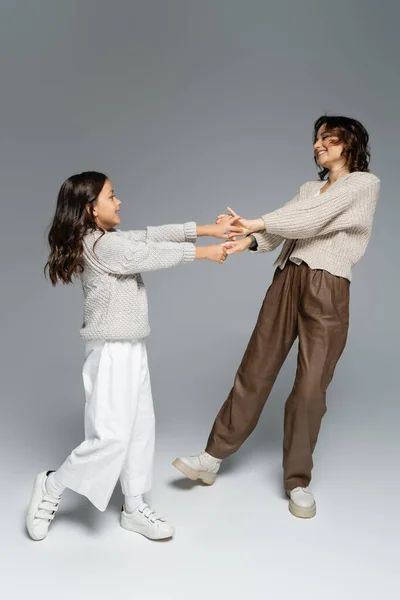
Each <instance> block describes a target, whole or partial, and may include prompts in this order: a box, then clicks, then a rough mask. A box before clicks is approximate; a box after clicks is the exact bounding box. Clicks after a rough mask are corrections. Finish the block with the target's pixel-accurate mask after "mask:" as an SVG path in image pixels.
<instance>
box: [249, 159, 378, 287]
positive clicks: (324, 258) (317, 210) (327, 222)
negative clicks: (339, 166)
mask: <svg viewBox="0 0 400 600" xmlns="http://www.w3.org/2000/svg"><path fill="white" fill-rule="evenodd" d="M325 183H326V182H324V181H309V182H307V183H305V184H304V185H302V186H301V187H300V189H299V190H298V192H297V194H296V196H295V197H294V198H293V199H292V200H290V201H289V202H288V203H287V204H285V206H283V207H282V208H280V209H278V210H276V211H274V212H272V213H269V214H266V215H264V216H263V217H262V219H263V220H264V223H265V231H262V232H258V233H254V234H253V236H254V237H255V239H256V240H257V249H256V250H255V252H269V251H271V250H274V249H275V248H277V247H278V246H279V245H280V244H281V243H282V242H283V241H285V243H284V246H283V248H282V251H281V253H280V255H279V256H278V259H277V260H276V261H275V263H274V264H275V265H277V266H279V267H280V268H281V269H283V268H284V266H285V264H286V263H287V261H288V259H290V260H291V261H292V262H294V263H297V264H300V263H301V262H303V261H304V262H305V263H307V264H308V265H309V267H311V268H312V269H324V270H325V271H329V273H332V275H338V276H340V277H345V278H346V279H348V280H349V281H351V276H352V267H353V266H354V265H355V264H356V263H357V262H358V261H359V260H360V258H361V257H362V256H363V254H364V252H365V250H366V248H367V245H368V242H369V239H370V237H371V228H372V220H373V216H374V213H375V207H376V202H377V199H378V196H379V189H380V180H379V179H378V177H376V176H375V175H372V173H364V172H361V171H356V172H354V173H349V174H348V175H345V176H344V177H341V178H340V179H338V180H337V181H336V182H335V183H333V184H332V185H331V186H330V187H329V188H328V189H327V191H326V192H323V193H322V194H321V193H319V190H320V189H321V188H322V187H323V185H325Z"/></svg>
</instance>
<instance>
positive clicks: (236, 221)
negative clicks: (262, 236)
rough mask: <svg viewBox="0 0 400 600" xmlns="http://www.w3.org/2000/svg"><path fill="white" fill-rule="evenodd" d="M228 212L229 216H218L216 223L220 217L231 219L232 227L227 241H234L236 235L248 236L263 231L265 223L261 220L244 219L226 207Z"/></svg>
mask: <svg viewBox="0 0 400 600" xmlns="http://www.w3.org/2000/svg"><path fill="white" fill-rule="evenodd" d="M227 208H228V211H229V213H230V214H229V215H219V216H218V217H217V223H218V222H219V220H220V219H222V217H226V216H231V217H233V220H232V225H231V228H232V229H231V233H230V234H229V239H231V240H235V239H236V237H235V236H237V235H249V233H256V232H257V231H265V223H264V221H263V219H261V218H260V219H253V220H250V219H244V218H243V217H241V216H240V215H238V214H237V213H235V211H234V210H233V209H232V208H229V206H228V207H227ZM234 227H235V229H233V228H234Z"/></svg>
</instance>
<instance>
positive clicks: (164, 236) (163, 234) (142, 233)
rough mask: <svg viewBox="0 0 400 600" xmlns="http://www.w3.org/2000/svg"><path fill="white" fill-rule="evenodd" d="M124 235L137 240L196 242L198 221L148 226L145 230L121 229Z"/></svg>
mask: <svg viewBox="0 0 400 600" xmlns="http://www.w3.org/2000/svg"><path fill="white" fill-rule="evenodd" d="M119 233H120V234H121V235H122V236H123V237H125V238H127V239H129V240H132V241H135V242H145V241H149V242H176V243H182V242H188V243H192V244H194V243H196V241H197V232H196V223H195V222H194V221H190V222H188V223H184V224H183V225H161V226H159V227H152V226H149V227H146V229H143V230H132V231H120V232H119Z"/></svg>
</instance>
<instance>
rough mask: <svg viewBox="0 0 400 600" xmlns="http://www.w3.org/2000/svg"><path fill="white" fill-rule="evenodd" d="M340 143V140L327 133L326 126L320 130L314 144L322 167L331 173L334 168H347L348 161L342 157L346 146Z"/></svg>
mask: <svg viewBox="0 0 400 600" xmlns="http://www.w3.org/2000/svg"><path fill="white" fill-rule="evenodd" d="M338 142H339V138H338V137H337V136H335V135H333V134H332V133H330V132H329V131H326V126H325V125H322V126H321V127H320V128H319V130H318V133H317V138H316V140H315V144H314V155H315V157H316V159H317V161H318V164H319V166H320V167H323V168H325V169H329V170H330V171H331V170H332V168H335V169H338V168H343V167H345V166H346V159H345V158H344V157H343V156H342V152H343V149H344V146H343V144H342V143H338Z"/></svg>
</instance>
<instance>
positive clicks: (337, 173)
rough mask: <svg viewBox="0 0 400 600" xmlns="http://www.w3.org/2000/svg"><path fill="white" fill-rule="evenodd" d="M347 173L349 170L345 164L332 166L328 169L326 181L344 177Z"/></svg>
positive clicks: (332, 181) (333, 181) (330, 181)
mask: <svg viewBox="0 0 400 600" xmlns="http://www.w3.org/2000/svg"><path fill="white" fill-rule="evenodd" d="M349 173H350V171H349V169H348V167H347V166H341V167H340V166H338V167H333V168H332V169H330V170H329V175H328V181H329V183H330V184H332V183H335V181H337V180H338V179H340V178H341V177H344V176H345V175H348V174H349Z"/></svg>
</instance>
